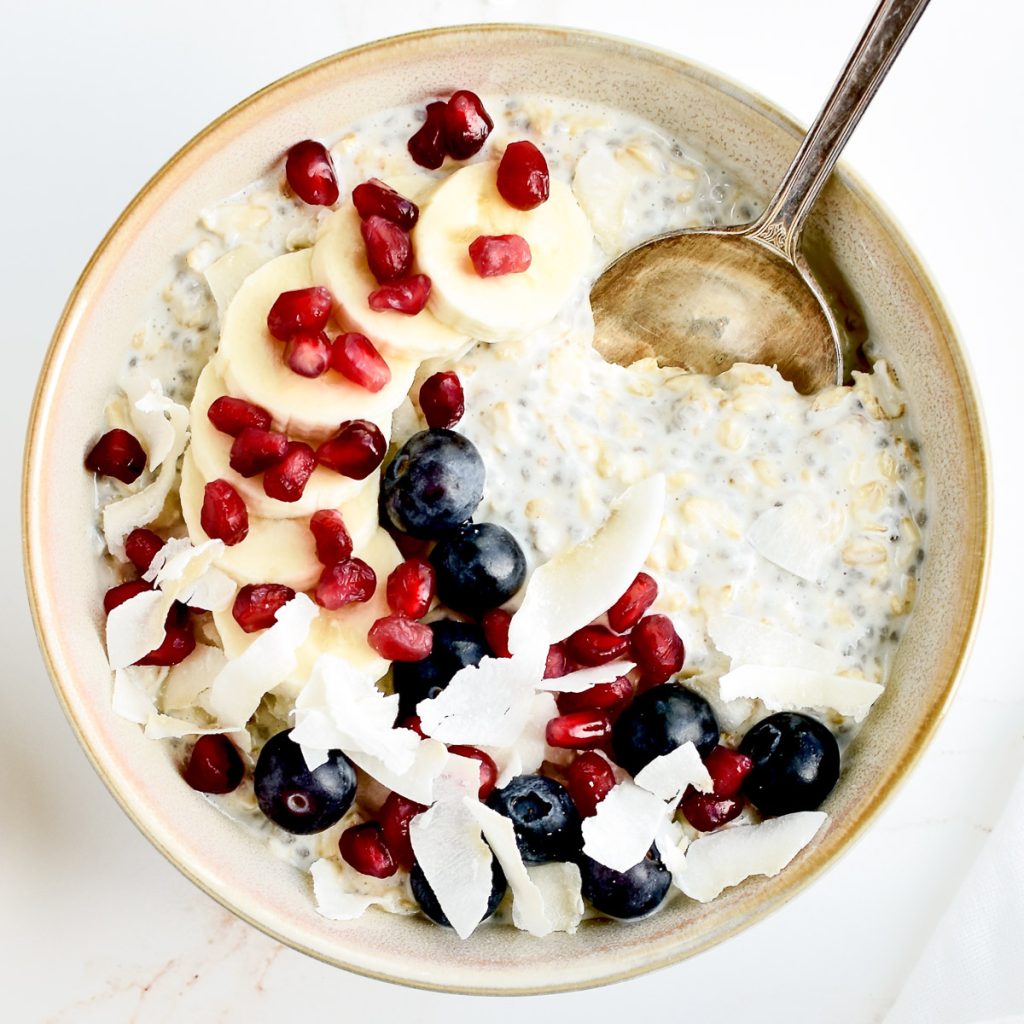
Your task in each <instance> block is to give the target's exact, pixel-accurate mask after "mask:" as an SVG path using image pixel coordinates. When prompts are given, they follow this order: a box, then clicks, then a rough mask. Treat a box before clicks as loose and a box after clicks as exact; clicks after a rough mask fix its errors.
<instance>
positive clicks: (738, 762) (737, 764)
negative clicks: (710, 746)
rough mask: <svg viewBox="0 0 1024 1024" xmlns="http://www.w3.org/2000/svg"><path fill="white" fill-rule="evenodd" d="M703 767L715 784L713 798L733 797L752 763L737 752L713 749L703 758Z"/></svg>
mask: <svg viewBox="0 0 1024 1024" xmlns="http://www.w3.org/2000/svg"><path fill="white" fill-rule="evenodd" d="M704 767H705V768H707V770H708V774H709V775H710V776H711V781H712V782H713V783H714V784H715V788H714V794H715V796H735V795H736V794H737V793H738V792H739V791H740V788H741V787H742V785H743V780H744V779H745V778H746V777H747V776H748V775H749V774H750V770H751V769H752V768H753V767H754V762H753V761H752V760H751V759H750V758H749V757H747V755H746V754H741V753H740V752H739V751H738V750H730V749H729V748H728V747H715V749H714V750H712V751H711V753H710V754H708V755H707V757H705V758H704Z"/></svg>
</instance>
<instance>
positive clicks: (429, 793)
mask: <svg viewBox="0 0 1024 1024" xmlns="http://www.w3.org/2000/svg"><path fill="white" fill-rule="evenodd" d="M303 753H304V754H305V753H306V751H305V750H303ZM348 756H349V758H350V759H351V760H352V761H353V762H354V763H355V764H357V765H358V766H359V767H360V768H362V770H363V771H364V772H366V774H367V775H369V776H370V777H371V778H373V779H376V780H377V782H379V783H380V784H381V785H382V786H384V787H386V788H387V789H391V790H394V792H396V793H397V794H398V795H399V796H404V797H405V798H406V799H407V800H415V801H416V803H418V804H431V803H433V802H434V800H435V798H436V796H437V780H438V779H439V778H440V776H441V773H442V772H443V771H445V770H446V768H447V767H448V762H450V761H452V760H455V759H456V758H455V756H454V755H452V754H449V753H448V749H447V748H446V747H445V745H444V744H443V743H441V742H439V741H438V740H422V741H421V742H420V744H419V746H418V747H417V748H416V752H415V758H414V759H413V762H412V764H411V765H410V767H409V768H408V770H407V771H405V772H403V773H397V772H392V771H390V770H389V769H388V767H387V765H385V764H384V763H383V762H382V761H379V760H378V759H377V758H375V757H370V756H369V755H368V754H361V753H357V752H352V753H350V754H349V755H348ZM458 760H460V761H471V763H472V766H473V772H474V775H473V779H474V785H475V786H476V788H477V789H479V788H480V762H479V761H473V760H472V759H471V758H458ZM474 792H475V790H474Z"/></svg>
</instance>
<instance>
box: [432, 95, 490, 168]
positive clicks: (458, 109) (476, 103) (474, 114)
mask: <svg viewBox="0 0 1024 1024" xmlns="http://www.w3.org/2000/svg"><path fill="white" fill-rule="evenodd" d="M443 114H444V146H445V149H446V150H447V151H448V155H449V156H451V157H453V158H454V159H456V160H467V159H469V157H471V156H473V154H474V153H479V152H480V150H481V148H482V147H483V144H484V143H485V142H486V141H487V136H488V135H490V134H491V129H492V128H493V127H494V122H493V121H492V120H491V118H490V115H489V114H488V113H487V111H486V110H484V105H483V103H482V102H481V100H480V97H479V96H477V94H476V93H475V92H470V91H469V90H468V89H460V90H459V91H458V92H455V93H452V96H451V98H450V99H449V100H448V102H447V103H446V104H445V107H444V110H443ZM428 115H429V108H428Z"/></svg>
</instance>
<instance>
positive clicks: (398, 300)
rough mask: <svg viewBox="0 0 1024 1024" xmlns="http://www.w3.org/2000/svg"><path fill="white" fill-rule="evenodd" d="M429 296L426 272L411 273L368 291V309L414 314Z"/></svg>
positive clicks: (428, 280)
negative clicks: (409, 275)
mask: <svg viewBox="0 0 1024 1024" xmlns="http://www.w3.org/2000/svg"><path fill="white" fill-rule="evenodd" d="M429 298H430V278H429V277H427V275H426V274H413V275H412V276H411V277H403V278H402V279H401V280H399V281H389V282H388V283H387V284H384V285H381V286H380V287H379V288H378V289H377V290H376V291H373V292H370V297H369V299H368V300H367V301H368V302H369V304H370V309H372V310H374V311H376V312H378V313H383V312H387V311H388V310H391V311H393V312H395V313H405V314H406V315H407V316H415V315H416V314H417V313H419V312H420V310H421V309H423V307H424V306H425V305H426V304H427V299H429Z"/></svg>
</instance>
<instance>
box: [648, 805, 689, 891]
mask: <svg viewBox="0 0 1024 1024" xmlns="http://www.w3.org/2000/svg"><path fill="white" fill-rule="evenodd" d="M654 843H655V845H656V846H657V847H658V856H659V857H661V862H662V864H664V865H665V867H666V868H668V870H669V873H670V874H671V875H672V880H673V881H675V880H676V878H677V877H678V878H682V874H681V872H682V871H683V867H684V865H685V864H686V850H687V848H688V847H689V845H690V839H689V837H688V836H687V835H686V833H685V832H684V831H683V826H682V825H680V824H679V822H678V821H675V820H673V819H671V818H669V819H666V821H665V822H664V824H663V825H662V826H661V828H660V829H659V830H658V834H657V836H655V839H654ZM676 884H677V885H678V882H677V883H676Z"/></svg>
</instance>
